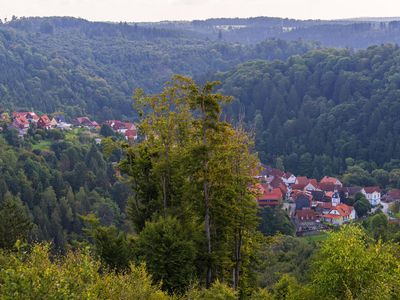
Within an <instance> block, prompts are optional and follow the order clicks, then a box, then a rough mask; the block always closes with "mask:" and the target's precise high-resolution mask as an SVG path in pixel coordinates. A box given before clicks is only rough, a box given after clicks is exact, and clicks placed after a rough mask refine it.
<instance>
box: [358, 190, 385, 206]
mask: <svg viewBox="0 0 400 300" xmlns="http://www.w3.org/2000/svg"><path fill="white" fill-rule="evenodd" d="M362 193H363V194H364V195H365V197H366V198H367V200H368V201H369V203H370V204H371V206H377V205H379V204H380V203H381V189H380V188H379V187H378V186H369V187H366V188H364V190H363V191H362Z"/></svg>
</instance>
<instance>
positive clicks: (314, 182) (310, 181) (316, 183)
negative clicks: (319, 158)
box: [307, 179, 318, 188]
mask: <svg viewBox="0 0 400 300" xmlns="http://www.w3.org/2000/svg"><path fill="white" fill-rule="evenodd" d="M307 184H312V185H313V186H314V187H315V188H318V181H317V179H309V180H308V183H307Z"/></svg>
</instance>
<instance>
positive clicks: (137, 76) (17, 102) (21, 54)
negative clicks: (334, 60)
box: [0, 18, 315, 120]
mask: <svg viewBox="0 0 400 300" xmlns="http://www.w3.org/2000/svg"><path fill="white" fill-rule="evenodd" d="M313 47H315V44H313V43H304V42H301V41H297V42H282V41H266V42H263V43H261V44H259V45H257V46H244V45H240V44H229V43H226V42H222V41H221V42H213V41H210V40H206V39H199V38H196V37H193V36H188V35H185V34H183V33H176V32H174V31H170V30H164V29H151V28H145V27H141V26H140V25H130V24H125V23H124V24H110V23H93V22H88V21H84V20H80V19H73V18H23V19H16V20H14V21H11V22H9V23H6V24H3V25H0V64H1V66H2V72H1V74H0V107H1V108H7V109H26V110H35V111H38V112H45V113H52V112H55V111H64V112H65V113H66V114H67V115H69V116H71V117H76V116H82V115H89V116H94V117H96V119H98V120H105V119H115V118H117V117H118V118H121V116H125V117H128V116H129V117H132V115H133V110H132V109H131V105H132V99H131V97H132V93H133V91H134V89H135V88H138V87H141V88H144V89H145V90H146V91H148V92H158V91H159V90H160V87H161V86H162V84H163V83H164V82H165V81H167V80H168V79H169V78H170V77H171V75H172V74H184V75H188V76H194V77H196V76H201V75H204V74H208V73H209V74H214V73H215V72H217V71H223V70H228V69H229V68H231V67H232V66H233V65H236V64H238V63H241V62H244V61H247V60H249V59H254V58H262V59H286V58H287V57H289V56H291V55H294V54H301V53H304V52H306V51H308V50H309V49H311V48H313Z"/></svg>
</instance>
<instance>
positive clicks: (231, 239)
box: [120, 76, 258, 294]
mask: <svg viewBox="0 0 400 300" xmlns="http://www.w3.org/2000/svg"><path fill="white" fill-rule="evenodd" d="M215 85H216V83H215V82H212V83H206V84H205V85H204V86H197V85H196V84H195V82H194V81H193V80H191V79H189V78H185V77H181V76H175V77H174V78H173V79H172V81H171V82H169V83H167V84H166V86H165V88H164V91H163V92H162V93H160V94H156V95H152V96H147V95H145V94H144V93H143V91H140V90H139V91H137V93H136V95H135V101H136V107H137V111H138V114H139V115H140V116H141V122H140V123H139V133H140V134H141V135H143V136H144V137H145V138H144V139H142V140H140V142H139V143H137V144H134V145H133V146H132V147H129V148H128V149H127V151H126V152H127V157H126V159H124V160H123V161H122V162H121V163H120V169H121V170H122V171H123V172H124V173H125V174H127V175H128V176H129V179H130V183H131V184H132V187H133V191H134V195H133V196H132V197H131V198H130V201H129V204H128V213H129V216H130V217H131V219H132V221H133V223H134V225H135V228H136V229H137V231H138V232H141V233H140V235H139V237H140V236H141V235H142V232H145V233H146V234H148V233H147V232H148V230H147V229H146V228H147V226H155V225H151V224H153V223H152V222H151V223H149V221H151V220H159V218H160V216H162V217H163V218H164V219H165V218H167V219H166V220H168V217H173V218H174V219H175V218H176V219H177V220H179V222H180V224H181V225H180V226H182V228H187V229H189V230H190V232H189V234H188V235H187V236H186V237H185V239H186V242H190V243H193V242H195V243H196V250H197V251H196V253H195V255H196V257H195V260H196V272H197V274H199V276H201V277H200V278H201V279H202V281H201V283H203V282H205V283H206V285H207V286H210V284H211V283H212V282H213V281H215V280H217V279H223V278H230V276H231V274H232V272H233V273H234V276H233V282H232V286H233V287H234V289H235V290H236V289H240V292H241V293H243V294H249V290H251V283H252V282H251V272H250V265H251V258H252V254H253V252H254V249H255V248H256V244H257V239H256V238H255V236H256V226H257V217H256V213H257V208H256V201H255V197H254V195H253V193H252V191H251V190H250V189H248V187H249V186H250V185H251V184H253V183H254V178H253V176H252V175H253V171H254V169H255V168H256V166H257V163H258V160H257V158H256V156H255V155H254V154H252V153H251V147H252V141H251V138H249V137H248V135H247V134H246V133H245V132H244V130H243V129H242V128H241V127H240V126H238V128H236V129H234V128H233V127H232V126H231V125H229V124H228V123H226V122H222V121H220V117H221V105H222V104H223V103H225V102H227V101H228V100H229V98H228V97H225V96H223V95H221V94H218V93H214V92H213V89H214V87H215ZM146 224H149V225H146ZM199 228H204V231H203V232H201V230H200V229H199ZM153 231H154V230H153ZM199 233H202V234H199ZM153 235H154V236H157V235H156V234H155V233H153ZM178 236H179V235H178ZM181 239H182V240H183V239H184V237H181ZM159 242H160V243H161V244H158V245H163V246H162V247H160V249H159V250H158V249H153V251H161V250H162V249H163V247H165V248H166V249H169V247H170V246H169V244H170V243H169V242H168V239H166V240H160V241H159ZM145 254H146V255H151V251H150V250H149V251H148V252H146V253H145ZM163 256H165V255H161V257H163ZM146 259H147V260H149V258H146ZM150 261H151V260H150ZM166 262H167V261H166ZM157 264H158V266H160V265H162V264H161V263H157ZM149 265H152V264H150V263H149ZM188 267H189V266H188ZM192 267H193V266H192ZM151 268H152V267H151ZM152 270H153V271H154V272H155V274H157V270H156V269H152ZM161 271H162V273H161V274H164V273H165V271H163V270H161ZM170 276H172V275H170ZM203 276H204V277H205V279H203V278H204V277H203ZM185 278H186V276H185ZM161 279H163V280H165V281H166V283H167V284H169V286H166V287H167V288H171V284H170V283H168V282H167V280H168V279H167V277H166V276H164V275H163V277H162V278H161ZM186 284H187V283H186Z"/></svg>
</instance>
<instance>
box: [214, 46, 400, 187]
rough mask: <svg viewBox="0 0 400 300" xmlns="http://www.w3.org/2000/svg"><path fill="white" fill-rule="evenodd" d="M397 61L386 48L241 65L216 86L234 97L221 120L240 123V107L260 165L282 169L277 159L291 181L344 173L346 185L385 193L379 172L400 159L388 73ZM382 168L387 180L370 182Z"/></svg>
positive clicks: (394, 49) (393, 91) (391, 74)
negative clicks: (252, 130)
mask: <svg viewBox="0 0 400 300" xmlns="http://www.w3.org/2000/svg"><path fill="white" fill-rule="evenodd" d="M399 55H400V50H399V47H398V46H396V45H390V44H387V45H381V46H372V47H370V48H368V49H366V50H361V51H355V52H354V51H350V50H345V49H341V50H338V49H318V50H313V51H310V52H307V53H305V54H304V55H301V56H299V55H298V56H293V57H291V58H289V59H288V60H287V61H286V62H277V61H276V62H267V61H251V62H247V63H245V64H242V65H239V66H237V67H235V68H234V69H233V70H231V71H228V72H225V73H222V74H221V73H220V74H218V75H217V76H215V78H216V79H218V80H221V82H222V87H221V90H222V91H223V92H224V93H225V94H228V95H232V96H234V97H235V101H233V104H232V105H231V106H229V107H226V111H227V114H229V115H230V116H232V115H233V116H236V117H237V118H239V117H242V115H243V107H245V108H246V113H245V122H247V123H248V124H251V126H253V124H255V125H257V127H256V130H255V132H256V149H257V151H258V152H259V154H260V158H261V160H262V161H265V162H267V163H270V164H275V165H277V159H278V158H279V165H281V160H282V158H283V165H284V168H285V170H287V171H291V172H293V173H294V174H302V175H307V176H309V177H311V176H314V177H317V178H322V177H323V176H325V175H335V174H343V173H345V172H346V174H345V175H344V176H343V180H344V182H345V183H346V184H354V185H363V186H368V185H375V184H376V183H378V184H379V185H382V186H384V185H387V183H388V178H387V173H386V172H390V171H392V170H393V169H395V168H398V167H396V165H395V164H394V163H391V162H395V161H396V160H398V159H399V158H400V156H399V155H400V154H399V153H400V152H399V151H398V149H399V148H400V146H399V145H400V144H399V142H398V141H399V131H398V130H397V127H396V126H397V125H395V124H398V120H397V116H398V114H399V112H400V111H399V107H400V106H399V101H398V99H399V98H398V97H397V96H396V95H397V93H398V85H397V83H394V82H397V81H396V80H395V79H394V78H396V75H395V71H394V69H393V66H397V64H398V57H399ZM389 82H391V83H389ZM346 159H347V163H350V164H347V163H346V161H345V160H346ZM351 162H352V163H351ZM362 162H365V164H364V167H362V166H361V163H362ZM347 168H348V169H347ZM382 168H383V169H384V170H385V171H386V172H382V170H379V171H375V172H374V174H373V175H372V176H371V174H370V172H371V171H372V170H374V169H382ZM389 180H390V176H389ZM394 181H396V180H394ZM396 182H397V181H396Z"/></svg>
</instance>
